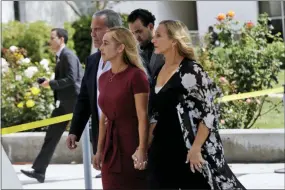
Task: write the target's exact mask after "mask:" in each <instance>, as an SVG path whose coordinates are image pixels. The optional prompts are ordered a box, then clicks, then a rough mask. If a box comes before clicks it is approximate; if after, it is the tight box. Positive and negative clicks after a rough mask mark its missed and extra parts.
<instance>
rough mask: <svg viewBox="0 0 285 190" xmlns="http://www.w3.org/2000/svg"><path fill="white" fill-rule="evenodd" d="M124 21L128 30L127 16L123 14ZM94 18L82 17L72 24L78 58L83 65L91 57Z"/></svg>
mask: <svg viewBox="0 0 285 190" xmlns="http://www.w3.org/2000/svg"><path fill="white" fill-rule="evenodd" d="M121 17H122V20H123V26H124V27H126V28H128V23H127V18H128V15H127V14H121ZM91 20H92V16H82V17H80V18H79V19H78V20H76V21H75V22H73V23H72V27H73V28H74V30H75V34H74V36H73V41H74V44H75V46H74V47H75V50H76V52H77V56H78V57H79V60H80V62H81V63H84V61H85V59H86V57H87V56H89V55H90V52H91V46H92V38H91V35H90V34H91V30H90V25H91Z"/></svg>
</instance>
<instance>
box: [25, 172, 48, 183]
mask: <svg viewBox="0 0 285 190" xmlns="http://www.w3.org/2000/svg"><path fill="white" fill-rule="evenodd" d="M21 172H22V173H23V174H25V175H26V176H28V177H31V178H35V179H36V180H38V182H40V183H43V182H44V181H45V174H41V173H37V172H35V171H25V170H21Z"/></svg>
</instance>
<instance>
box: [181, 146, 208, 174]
mask: <svg viewBox="0 0 285 190" xmlns="http://www.w3.org/2000/svg"><path fill="white" fill-rule="evenodd" d="M186 163H190V169H191V171H192V172H193V173H195V169H196V170H197V171H199V172H202V167H203V165H204V164H205V160H204V159H203V157H202V154H201V148H200V147H195V146H192V147H191V149H190V150H189V151H188V154H187V158H186Z"/></svg>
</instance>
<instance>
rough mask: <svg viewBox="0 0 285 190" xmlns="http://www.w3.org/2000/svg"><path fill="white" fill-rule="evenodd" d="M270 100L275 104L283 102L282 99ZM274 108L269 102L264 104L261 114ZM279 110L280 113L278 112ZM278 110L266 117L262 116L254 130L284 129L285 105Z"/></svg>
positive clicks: (267, 114)
mask: <svg viewBox="0 0 285 190" xmlns="http://www.w3.org/2000/svg"><path fill="white" fill-rule="evenodd" d="M268 100H271V101H273V102H274V103H275V104H277V103H279V102H280V101H282V98H268ZM271 107H272V104H269V103H267V102H265V103H264V105H263V108H262V111H261V114H263V113H265V112H267V111H268V110H270V108H271ZM277 110H278V111H277ZM277 110H275V109H274V110H272V111H270V112H268V113H266V114H265V115H262V116H261V117H260V118H258V120H257V121H256V123H255V124H254V126H253V128H260V129H274V128H284V107H283V103H280V104H279V105H278V107H277Z"/></svg>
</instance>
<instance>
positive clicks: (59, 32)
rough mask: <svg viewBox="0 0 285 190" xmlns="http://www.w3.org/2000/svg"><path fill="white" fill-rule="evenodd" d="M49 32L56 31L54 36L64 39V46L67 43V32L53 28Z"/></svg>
mask: <svg viewBox="0 0 285 190" xmlns="http://www.w3.org/2000/svg"><path fill="white" fill-rule="evenodd" d="M51 31H52V32H53V31H56V35H57V37H59V38H63V39H64V43H65V44H66V43H67V41H68V32H67V31H66V30H65V29H63V28H53V29H51Z"/></svg>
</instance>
